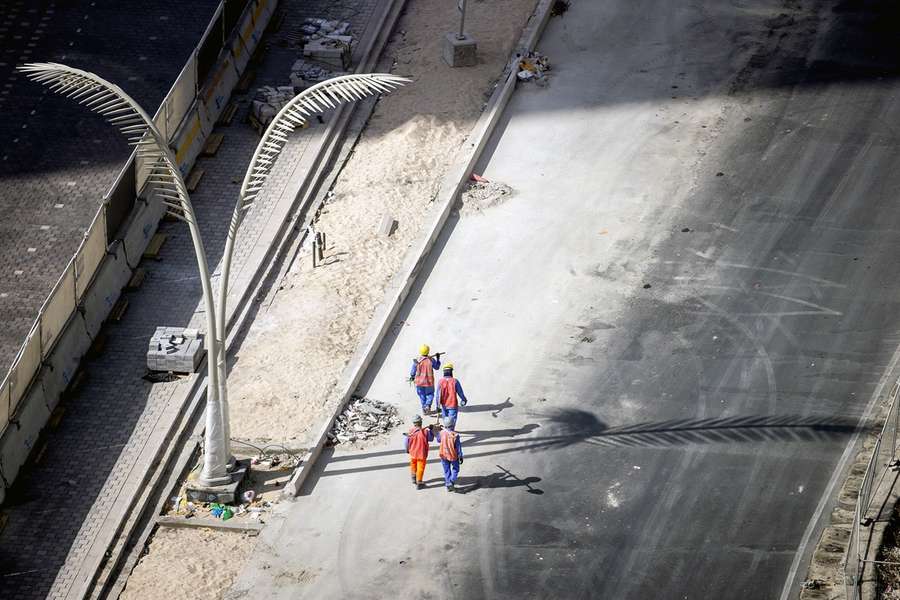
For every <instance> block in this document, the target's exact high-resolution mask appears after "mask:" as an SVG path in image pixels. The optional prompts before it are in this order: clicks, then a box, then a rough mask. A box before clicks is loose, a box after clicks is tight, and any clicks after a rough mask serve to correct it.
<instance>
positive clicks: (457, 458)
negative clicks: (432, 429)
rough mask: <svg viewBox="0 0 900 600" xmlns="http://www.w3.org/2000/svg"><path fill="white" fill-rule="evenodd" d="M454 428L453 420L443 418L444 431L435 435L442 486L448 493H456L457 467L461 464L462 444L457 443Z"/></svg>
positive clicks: (457, 439)
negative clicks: (442, 478)
mask: <svg viewBox="0 0 900 600" xmlns="http://www.w3.org/2000/svg"><path fill="white" fill-rule="evenodd" d="M455 428H456V425H455V424H454V422H453V419H452V418H450V417H444V429H443V430H441V431H438V434H437V441H438V445H439V447H440V456H441V466H442V467H444V485H445V486H446V488H447V491H448V492H453V491H456V487H455V486H456V478H457V477H459V465H461V464H462V463H463V451H462V443H461V442H460V441H459V434H458V433H456V429H455Z"/></svg>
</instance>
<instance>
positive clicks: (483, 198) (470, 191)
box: [459, 178, 513, 215]
mask: <svg viewBox="0 0 900 600" xmlns="http://www.w3.org/2000/svg"><path fill="white" fill-rule="evenodd" d="M512 195H513V189H512V188H511V187H509V186H508V185H506V184H505V183H500V182H498V181H488V180H486V179H483V178H482V179H481V180H480V181H472V182H470V183H469V186H468V187H467V188H466V189H465V190H464V191H463V193H462V208H461V209H460V211H459V213H460V214H461V215H473V214H477V213H480V212H482V211H484V210H486V209H488V208H491V207H493V206H497V205H498V204H502V203H504V202H506V201H507V200H508V199H510V198H511V197H512Z"/></svg>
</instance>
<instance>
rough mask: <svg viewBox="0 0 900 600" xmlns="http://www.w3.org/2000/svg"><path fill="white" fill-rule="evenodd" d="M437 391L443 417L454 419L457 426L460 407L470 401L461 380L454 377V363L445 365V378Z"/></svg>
mask: <svg viewBox="0 0 900 600" xmlns="http://www.w3.org/2000/svg"><path fill="white" fill-rule="evenodd" d="M437 391H438V405H439V406H440V407H441V416H442V417H450V418H452V419H453V423H454V424H455V423H456V417H457V415H458V413H459V405H460V404H462V405H463V406H465V405H466V403H468V400H466V395H465V394H464V393H463V389H462V386H461V385H460V383H459V380H457V379H456V378H455V377H454V376H453V363H447V364H446V365H444V376H443V377H442V378H441V381H440V382H439V383H438V390H437Z"/></svg>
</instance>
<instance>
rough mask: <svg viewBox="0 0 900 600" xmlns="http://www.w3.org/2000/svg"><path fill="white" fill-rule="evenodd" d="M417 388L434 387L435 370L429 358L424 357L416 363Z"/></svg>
mask: <svg viewBox="0 0 900 600" xmlns="http://www.w3.org/2000/svg"><path fill="white" fill-rule="evenodd" d="M416 387H430V388H433V387H434V368H432V366H431V357H429V356H423V357H422V358H421V360H419V362H417V363H416Z"/></svg>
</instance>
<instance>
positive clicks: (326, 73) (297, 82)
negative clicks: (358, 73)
mask: <svg viewBox="0 0 900 600" xmlns="http://www.w3.org/2000/svg"><path fill="white" fill-rule="evenodd" d="M345 74H346V73H345V72H344V71H333V70H331V69H326V68H325V67H323V66H322V65H317V64H316V63H313V62H310V61H308V60H304V59H302V58H298V59H297V60H296V61H294V64H293V66H292V67H291V85H293V86H294V91H295V92H300V91H301V90H304V89H306V88H308V87H309V86H311V85H315V84H317V83H319V82H321V81H325V80H326V79H331V78H332V77H337V76H338V75H345Z"/></svg>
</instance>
